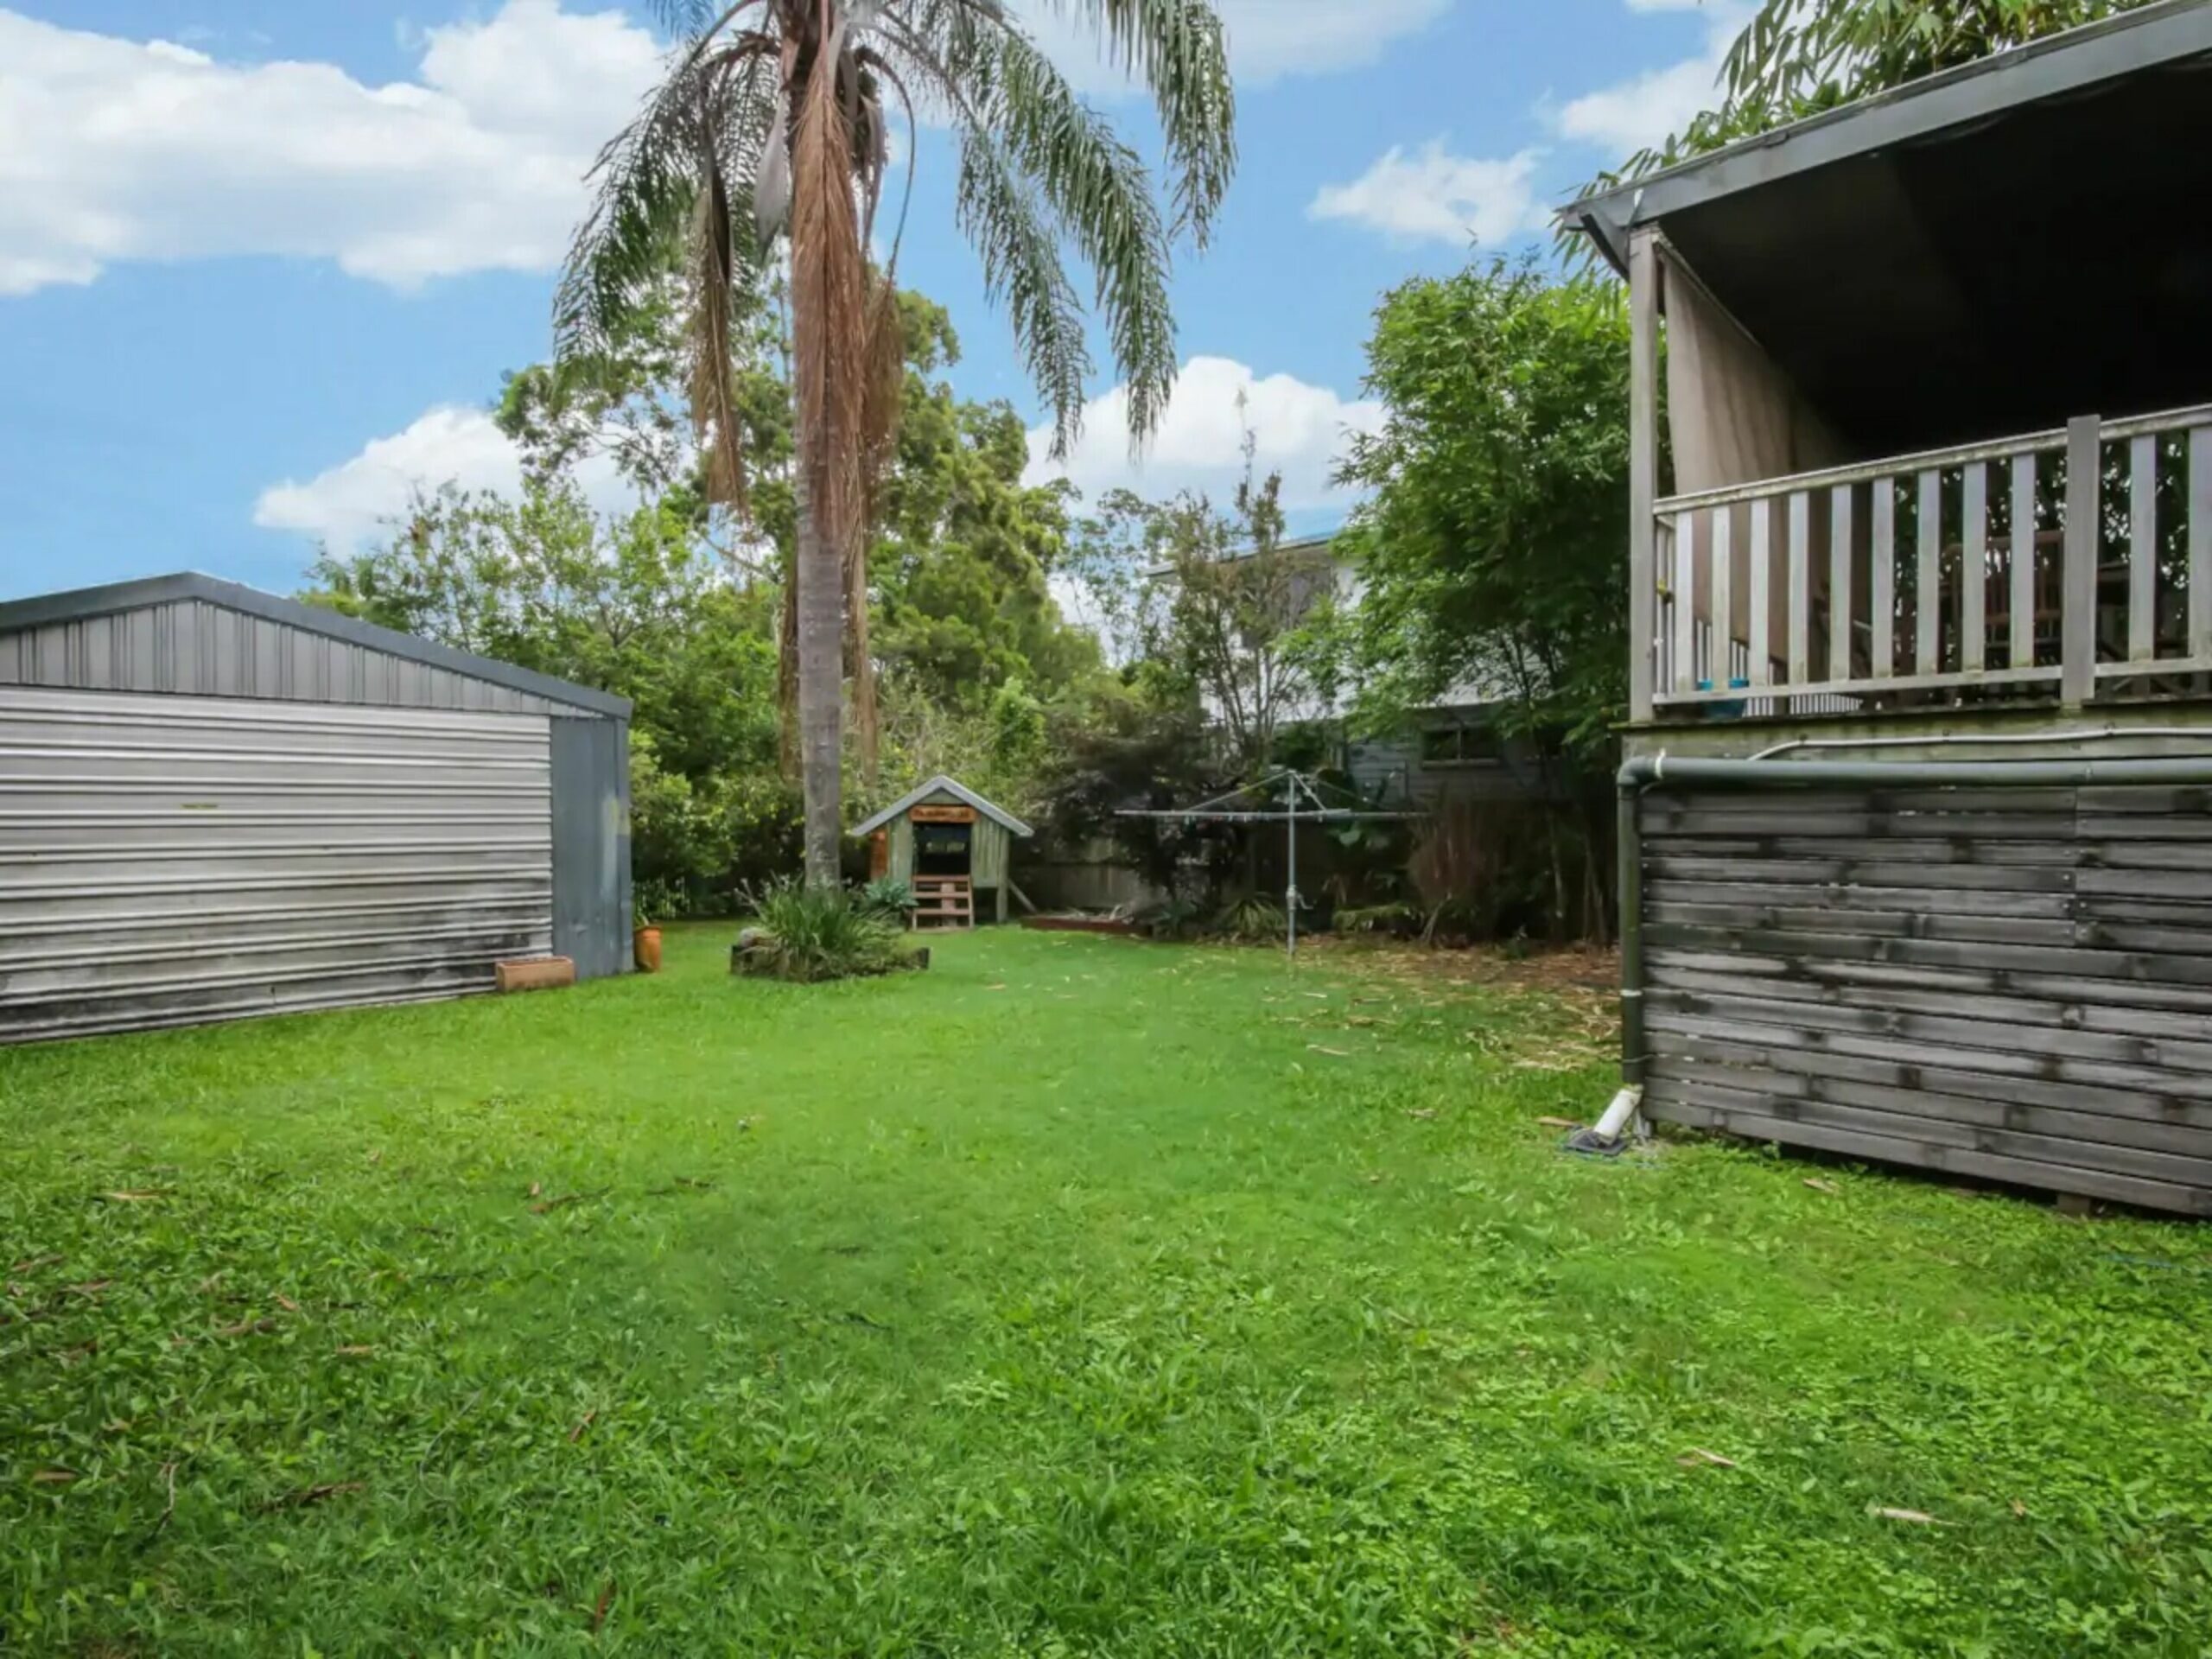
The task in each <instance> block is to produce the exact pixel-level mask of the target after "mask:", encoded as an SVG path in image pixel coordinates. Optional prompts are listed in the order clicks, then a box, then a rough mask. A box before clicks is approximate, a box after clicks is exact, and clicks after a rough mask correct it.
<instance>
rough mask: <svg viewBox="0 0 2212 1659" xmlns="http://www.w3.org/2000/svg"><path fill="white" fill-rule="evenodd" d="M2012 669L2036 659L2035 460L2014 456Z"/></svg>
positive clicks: (2026, 456)
mask: <svg viewBox="0 0 2212 1659" xmlns="http://www.w3.org/2000/svg"><path fill="white" fill-rule="evenodd" d="M2010 559H2011V572H2010V574H2011V575H2012V599H2011V604H2010V621H2009V624H2008V626H2010V627H2011V629H2012V666H2013V667H2015V668H2032V667H2034V666H2035V660H2036V458H2035V457H2034V456H2033V455H2015V456H2013V457H2012V549H2011V553H2010Z"/></svg>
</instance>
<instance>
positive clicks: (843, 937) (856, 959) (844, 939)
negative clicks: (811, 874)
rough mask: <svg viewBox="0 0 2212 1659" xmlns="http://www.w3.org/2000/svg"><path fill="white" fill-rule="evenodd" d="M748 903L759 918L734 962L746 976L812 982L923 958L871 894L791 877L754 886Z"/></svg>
mask: <svg viewBox="0 0 2212 1659" xmlns="http://www.w3.org/2000/svg"><path fill="white" fill-rule="evenodd" d="M899 885H901V886H903V885H904V884H903V883H901V884H899ZM747 899H748V901H749V905H750V908H751V910H752V912H753V914H752V919H751V920H750V921H749V922H748V923H747V925H746V927H745V929H744V931H742V932H741V933H740V934H739V935H738V942H737V947H738V948H737V950H736V952H735V953H734V956H733V957H732V958H731V960H732V962H733V963H734V965H735V966H736V968H737V969H738V971H740V972H741V973H745V974H751V975H754V976H758V977H760V978H763V979H781V980H787V981H789V982H791V983H793V984H798V985H812V984H817V983H819V982H822V981H823V980H831V979H865V978H869V977H872V976H876V975H880V974H893V973H898V972H900V971H902V970H903V969H909V968H914V967H918V966H919V965H920V963H921V958H920V956H919V954H918V952H917V951H916V950H915V949H914V947H913V946H912V944H909V943H908V942H907V938H906V933H905V932H904V931H902V929H901V928H900V926H899V925H898V924H896V923H894V922H893V921H891V920H889V919H887V917H886V916H885V914H884V913H883V911H882V910H881V909H880V907H879V906H877V905H875V904H874V903H872V902H871V900H870V899H869V897H868V894H866V893H860V894H855V893H849V892H847V891H846V890H845V889H844V888H842V887H809V886H808V885H807V884H806V883H805V882H804V881H801V880H798V879H796V878H795V877H785V878H784V879H782V880H775V881H771V882H769V883H767V884H766V886H765V887H759V888H755V889H753V891H751V892H750V893H747Z"/></svg>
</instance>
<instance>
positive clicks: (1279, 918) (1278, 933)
mask: <svg viewBox="0 0 2212 1659" xmlns="http://www.w3.org/2000/svg"><path fill="white" fill-rule="evenodd" d="M1289 925H1290V924H1289V922H1288V920H1287V918H1285V917H1284V915H1283V912H1282V906H1281V905H1279V904H1276V903H1275V902H1274V900H1273V899H1262V898H1260V897H1258V896H1257V895H1254V896H1252V897H1249V898H1244V899H1238V900H1236V903H1234V904H1232V905H1230V906H1229V908H1228V909H1226V910H1224V911H1223V912H1221V914H1220V916H1218V917H1217V918H1215V921H1214V925H1213V931H1215V932H1217V933H1218V934H1219V935H1221V937H1222V938H1225V939H1233V940H1234V941H1236V943H1237V944H1281V942H1282V938H1283V934H1284V933H1285V931H1287V929H1288V927H1289Z"/></svg>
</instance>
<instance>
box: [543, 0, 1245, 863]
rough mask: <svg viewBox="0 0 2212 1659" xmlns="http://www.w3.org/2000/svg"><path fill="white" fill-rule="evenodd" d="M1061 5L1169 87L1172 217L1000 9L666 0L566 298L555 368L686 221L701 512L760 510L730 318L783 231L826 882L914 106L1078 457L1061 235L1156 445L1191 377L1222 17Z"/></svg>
mask: <svg viewBox="0 0 2212 1659" xmlns="http://www.w3.org/2000/svg"><path fill="white" fill-rule="evenodd" d="M662 10H663V11H664V14H665V16H667V19H668V21H669V22H671V25H672V26H674V27H675V28H677V29H678V30H679V31H680V32H681V33H682V34H683V35H684V36H685V37H686V39H687V41H688V42H689V44H688V45H687V46H686V47H685V48H684V49H683V51H681V52H680V54H678V56H677V59H676V60H675V61H674V64H673V67H671V71H670V73H669V74H668V77H667V79H665V80H664V82H663V83H662V85H661V86H660V87H659V88H658V90H657V91H656V92H654V93H653V94H652V96H651V98H650V99H648V101H647V103H646V105H645V110H644V111H643V112H642V113H640V114H639V117H638V118H637V119H636V120H635V121H633V122H632V124H630V126H629V127H628V128H626V130H624V131H623V132H622V133H621V134H620V135H619V136H618V137H616V138H615V139H614V141H613V143H611V144H610V145H609V146H608V147H607V150H606V151H605V153H604V154H603V155H602V156H601V162H600V165H599V168H598V173H597V176H598V178H599V181H600V194H599V197H598V200H597V202H596V204H595V206H594V209H593V211H592V213H591V214H590V215H589V217H588V219H586V221H585V223H584V225H583V226H582V229H581V231H580V232H579V233H578V237H577V241H576V245H575V250H574V251H573V253H572V254H571V257H570V260H569V272H568V277H567V279H566V281H565V282H564V283H563V287H562V290H561V296H560V299H559V302H558V306H557V314H556V315H557V321H558V323H559V326H560V331H561V337H562V341H563V355H564V356H567V357H575V356H578V355H582V356H584V357H590V356H592V355H594V354H595V353H599V352H600V351H601V350H602V349H603V346H604V343H605V341H606V340H607V339H608V338H609V337H610V336H611V335H612V334H613V333H615V332H616V331H617V330H618V329H619V328H620V319H621V318H622V316H623V315H625V314H626V312H627V311H629V310H630V309H632V308H633V307H634V306H635V305H636V304H637V303H638V302H639V297H640V295H641V293H642V292H644V291H645V290H647V289H649V288H650V286H651V283H652V280H653V278H654V277H655V276H656V275H657V274H658V271H660V270H662V269H664V263H665V262H664V257H663V256H664V250H665V246H666V243H667V239H668V238H669V237H670V235H671V233H672V232H673V231H674V229H675V227H677V226H684V227H685V231H684V234H685V235H686V238H687V246H688V247H689V248H690V264H689V267H688V274H687V280H686V284H685V291H686V297H687V300H688V305H687V307H686V311H687V315H688V316H689V318H690V321H691V323H692V340H693V349H692V352H691V353H690V367H691V370H692V373H691V376H690V388H689V390H690V408H691V411H692V416H693V419H694V423H695V426H696V430H697V432H698V434H699V436H700V439H701V442H702V448H703V449H704V450H705V452H706V454H707V467H706V479H707V495H708V499H709V500H710V501H712V502H714V503H715V504H716V505H720V506H723V507H727V508H741V506H742V505H743V503H744V499H745V492H746V479H747V472H746V467H747V458H746V456H745V454H744V453H743V450H742V448H741V436H742V431H741V421H740V420H739V418H738V417H737V415H736V412H735V408H734V404H735V400H736V390H735V388H734V385H732V383H731V378H730V373H729V365H730V362H731V359H732V352H731V347H730V336H731V331H732V327H733V316H734V308H735V306H736V304H737V302H739V301H740V300H741V297H742V296H744V295H745V294H746V293H747V291H748V290H749V289H751V288H752V287H753V285H754V281H755V278H754V273H757V272H759V271H760V270H762V269H763V267H764V264H765V258H766V251H767V249H768V247H769V246H770V245H772V242H773V241H774V240H775V239H776V238H779V237H782V238H787V239H788V243H789V247H790V272H791V277H790V317H791V346H792V365H793V391H794V404H795V408H796V410H797V416H798V420H797V434H798V438H797V446H796V449H797V464H796V469H795V474H794V478H795V482H796V484H797V486H798V487H797V491H796V504H797V508H798V512H797V532H798V533H797V556H796V560H795V565H794V572H793V574H794V576H795V579H796V594H797V609H798V630H797V631H798V652H797V661H798V702H799V726H800V756H801V773H802V781H803V785H804V793H805V799H806V863H807V872H808V876H809V879H810V880H813V881H816V882H825V881H829V880H835V879H836V869H837V858H838V838H839V830H840V822H839V816H840V815H839V792H840V776H839V771H840V764H841V741H840V730H841V725H842V707H841V692H842V672H841V668H842V664H841V660H840V653H841V649H842V646H841V642H842V640H843V639H844V638H845V636H846V632H847V627H848V618H849V620H850V623H851V625H852V646H853V656H854V661H855V666H856V668H857V669H858V672H857V673H856V675H855V715H856V719H857V723H858V724H859V725H860V726H861V729H862V732H863V734H864V738H865V734H868V732H869V731H870V730H872V725H873V704H872V697H873V692H872V688H871V682H870V680H869V678H868V663H869V660H870V658H869V653H868V641H867V639H866V623H867V606H866V603H865V600H864V598H863V597H862V596H863V595H865V594H866V592H867V579H866V572H865V569H864V568H863V566H864V563H865V559H866V556H867V551H868V548H867V543H866V537H865V524H866V522H867V520H868V513H869V507H870V504H871V500H872V498H873V497H874V493H875V492H874V481H875V475H876V473H877V468H878V464H879V462H880V459H881V457H882V456H883V454H885V452H886V451H887V448H888V447H889V442H890V438H891V435H892V432H893V429H894V427H895V425H896V416H897V393H898V392H899V391H900V390H901V389H902V377H901V376H900V374H899V355H900V350H901V345H902V340H901V338H900V336H901V334H902V333H903V329H902V319H901V315H900V308H899V305H898V304H897V302H896V295H897V289H896V286H895V269H896V261H897V240H898V238H897V232H896V231H895V230H894V231H893V234H892V238H891V249H890V253H889V257H888V260H887V265H888V267H889V268H888V269H886V270H882V271H876V270H872V269H871V268H870V264H869V258H868V249H869V247H870V246H871V245H872V244H873V241H874V227H875V220H876V214H877V209H878V207H879V205H880V202H881V200H882V198H883V194H884V189H885V185H886V181H887V172H888V169H889V165H890V157H891V154H892V142H891V124H890V116H889V110H890V108H891V107H892V106H893V105H895V106H897V107H899V108H900V109H901V110H902V111H904V113H905V115H906V127H907V131H906V136H905V149H906V155H907V157H908V162H909V165H910V166H911V165H912V158H913V156H915V154H916V152H917V149H918V139H919V133H918V130H917V127H916V123H915V121H914V119H913V110H914V106H915V101H916V99H920V100H921V101H922V102H923V104H924V105H926V106H927V107H928V108H929V109H930V110H931V111H933V112H934V113H935V114H937V115H938V117H940V118H943V119H944V120H946V121H947V122H949V123H950V126H951V128H952V130H953V134H954V139H955V142H956V143H957V145H958V148H959V153H960V166H959V176H958V183H957V189H958V200H959V209H958V218H959V222H960V225H961V227H962V228H963V231H965V232H967V233H968V235H969V238H970V240H971V241H973V242H974V243H975V244H976V247H977V249H978V251H979V252H980V253H981V254H982V261H983V266H984V274H985V277H986V281H987V283H988V286H989V287H990V289H991V290H992V292H993V293H994V294H995V295H996V296H1001V297H1003V298H1004V299H1006V300H1007V302H1008V309H1009V311H1010V313H1011V315H1012V319H1013V322H1014V332H1015V334H1016V336H1017V338H1018V339H1019V340H1020V345H1021V347H1022V351H1023V354H1024V356H1025V358H1026V359H1027V364H1028V366H1029V368H1030V371H1031V372H1032V374H1033V377H1034V378H1035V379H1036V381H1037V383H1038V385H1039V390H1040V391H1042V392H1043V394H1044V395H1045V397H1046V401H1047V402H1048V403H1049V404H1051V405H1052V410H1053V416H1054V432H1055V442H1056V444H1057V445H1058V447H1059V448H1062V449H1065V445H1066V443H1067V442H1068V441H1069V439H1070V437H1071V435H1072V433H1073V431H1074V429H1075V427H1076V423H1077V419H1078V418H1079V416H1080V412H1081V409H1082V405H1083V395H1084V385H1085V381H1086V378H1087V377H1088V374H1089V372H1090V355H1089V351H1088V348H1087V346H1086V343H1085V338H1084V319H1083V314H1082V308H1081V306H1080V304H1079V302H1077V298H1076V296H1075V291H1074V289H1073V286H1072V284H1071V283H1070V281H1069V279H1068V277H1067V274H1066V270H1065V266H1064V264H1063V260H1062V253H1061V249H1062V245H1063V244H1064V243H1066V244H1070V245H1072V246H1073V248H1074V250H1075V251H1076V252H1077V254H1078V255H1079V256H1080V257H1082V258H1083V260H1084V262H1085V263H1086V264H1089V265H1090V267H1091V269H1092V270H1093V271H1094V272H1095V273H1096V277H1097V284H1096V292H1097V296H1098V301H1099V304H1100V308H1101V309H1102V311H1103V314H1104V321H1105V324H1106V332H1107V336H1108V339H1109V341H1110V343H1111V346H1112V351H1113V355H1114V358H1115V360H1116V366H1117V368H1118V369H1119V370H1120V372H1121V374H1122V378H1124V379H1125V381H1126V382H1127V384H1128V408H1129V420H1130V426H1131V429H1132V432H1133V433H1135V434H1142V433H1145V432H1148V431H1149V430H1150V429H1152V428H1153V426H1154V424H1155V423H1156V422H1157V420H1158V418H1159V416H1160V410H1162V408H1163V407H1164V406H1165V404H1166V397H1167V392H1168V390H1169V387H1170V385H1172V383H1173V377H1174V372H1175V346H1174V330H1173V318H1172V315H1171V314H1170V310H1169V306H1168V300H1167V284H1166V272H1167V262H1168V256H1169V250H1170V246H1171V244H1172V242H1173V239H1174V238H1175V237H1176V236H1177V235H1179V234H1181V235H1187V236H1188V237H1189V238H1190V239H1191V240H1192V242H1193V243H1195V244H1197V245H1201V246H1203V245H1204V244H1205V241H1206V239H1207V237H1208V234H1209V232H1210V231H1211V226H1212V222H1213V217H1214V214H1215V212H1216V211H1217V207H1218V206H1219V204H1220V201H1221V199H1222V196H1223V194H1224V191H1225V190H1226V188H1227V186H1228V182H1229V178H1230V172H1231V170H1232V168H1233V166H1234V162H1235V145H1234V137H1233V128H1234V99H1233V96H1232V92H1231V89H1230V79H1229V70H1228V61H1227V56H1226V54H1225V51H1224V44H1223V39H1222V32H1221V26H1220V23H1219V21H1218V20H1217V18H1216V16H1214V13H1213V10H1212V7H1211V4H1210V3H1208V0H1065V10H1071V11H1072V12H1074V13H1075V14H1076V15H1077V16H1080V17H1082V18H1084V20H1086V21H1088V22H1091V23H1092V24H1094V25H1095V26H1096V29H1098V32H1099V38H1100V41H1101V44H1102V47H1103V48H1104V50H1105V52H1106V54H1107V55H1108V56H1109V58H1110V59H1111V60H1113V61H1114V62H1116V64H1117V65H1118V66H1119V67H1122V68H1124V69H1127V70H1128V71H1129V72H1130V73H1133V74H1134V75H1135V76H1136V77H1137V78H1139V79H1141V80H1142V81H1144V82H1145V83H1146V84H1147V86H1149V87H1150V89H1151V90H1152V92H1153V93H1154V105H1155V107H1156V109H1157V111H1158V113H1159V117H1160V133H1161V138H1162V141H1163V147H1164V150H1165V154H1166V162H1167V165H1168V168H1169V169H1170V171H1171V173H1172V175H1173V188H1172V194H1173V208H1174V212H1173V218H1172V219H1168V218H1166V217H1164V216H1163V215H1162V213H1161V212H1160V208H1159V207H1158V205H1157V204H1156V203H1155V202H1154V199H1153V194H1152V187H1151V180H1150V177H1149V175H1148V174H1147V170H1146V168H1145V167H1144V165H1143V164H1142V162H1141V161H1140V160H1139V158H1138V157H1137V156H1136V154H1135V151H1134V150H1132V149H1130V148H1129V147H1128V145H1126V144H1125V143H1122V141H1121V140H1120V139H1119V138H1118V137H1116V135H1115V134H1114V132H1113V130H1112V128H1111V126H1110V125H1109V124H1108V123H1107V122H1106V120H1105V119H1104V118H1103V117H1101V116H1099V115H1098V114H1097V113H1096V111H1093V110H1092V109H1091V108H1090V106H1089V105H1086V104H1084V102H1083V101H1082V100H1081V99H1078V98H1077V96H1076V94H1075V92H1074V91H1073V89H1072V88H1071V86H1069V85H1068V83H1067V81H1066V79H1065V78H1064V77H1063V76H1062V75H1061V74H1060V73H1059V71H1058V69H1057V68H1055V67H1053V66H1052V63H1051V61H1050V60H1048V59H1047V58H1046V55H1045V54H1043V53H1042V52H1040V51H1039V50H1038V49H1037V48H1036V47H1035V46H1034V44H1033V42H1032V41H1030V39H1029V38H1028V36H1027V34H1026V33H1025V32H1024V30H1023V29H1022V28H1021V26H1020V23H1019V22H1018V21H1016V19H1015V18H1014V15H1013V14H1011V13H1010V12H1009V11H1007V10H1005V9H1003V8H1002V7H1001V6H1000V5H998V4H996V3H986V0H742V3H739V4H736V5H733V6H730V7H728V9H727V10H724V9H723V7H722V5H721V0H662ZM901 213H902V214H903V209H901ZM849 599H850V601H852V602H851V604H850V607H849V610H848V601H849Z"/></svg>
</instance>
